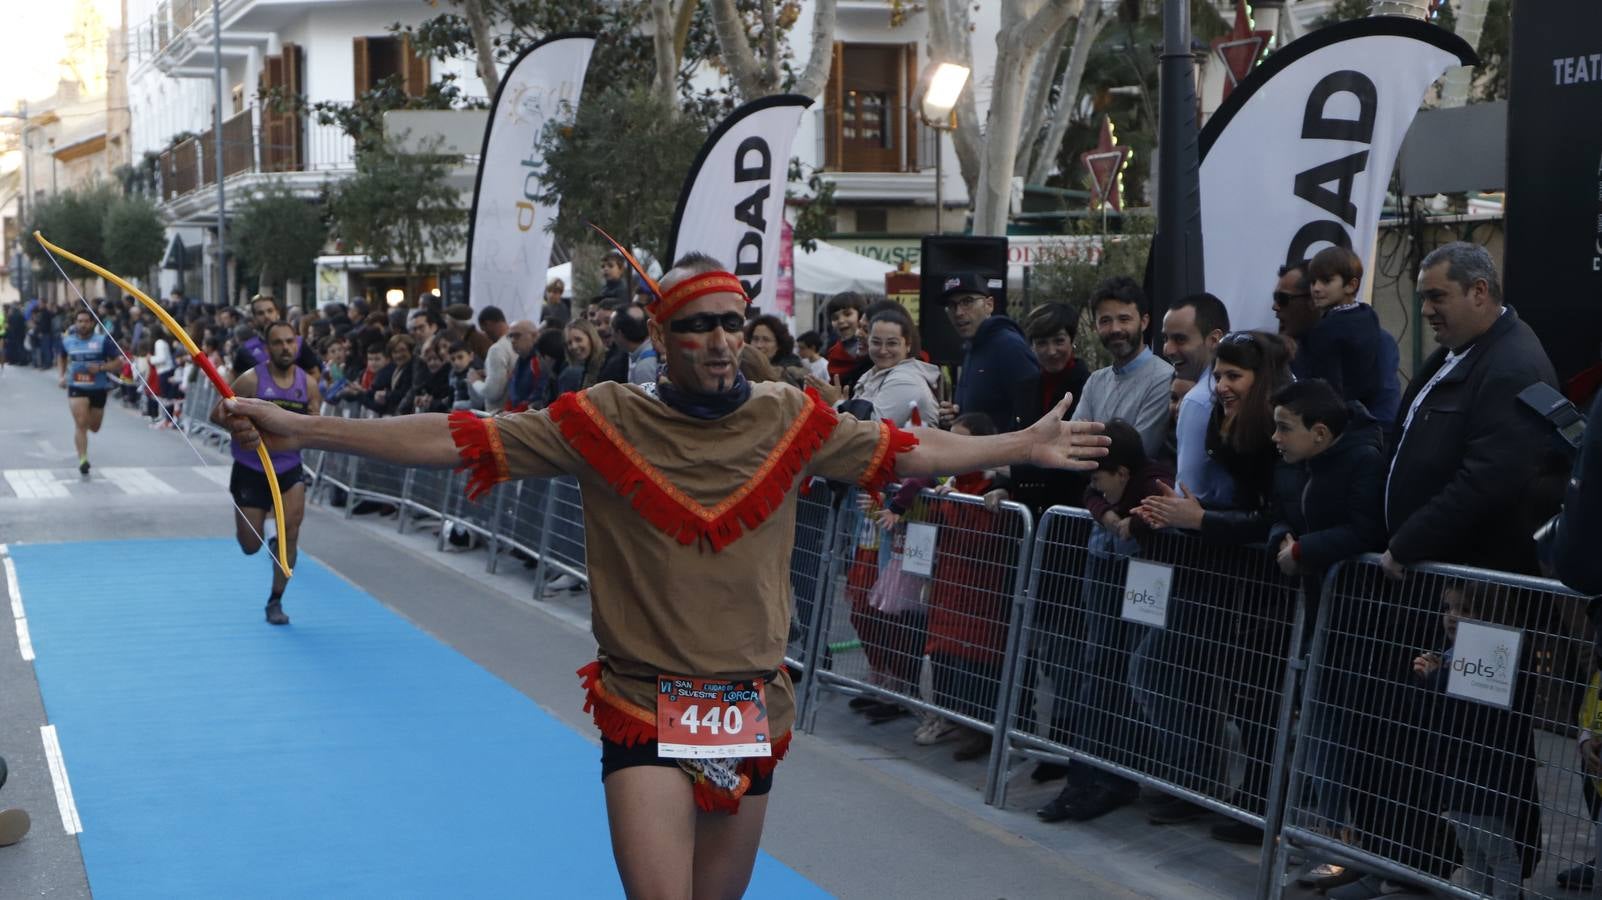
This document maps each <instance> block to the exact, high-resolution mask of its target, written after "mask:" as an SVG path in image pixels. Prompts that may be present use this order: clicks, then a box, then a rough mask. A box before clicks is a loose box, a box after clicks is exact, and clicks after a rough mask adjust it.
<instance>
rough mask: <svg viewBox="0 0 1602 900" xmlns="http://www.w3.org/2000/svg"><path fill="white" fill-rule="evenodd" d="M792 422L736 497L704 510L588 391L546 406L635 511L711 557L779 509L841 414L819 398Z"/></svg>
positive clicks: (813, 398)
mask: <svg viewBox="0 0 1602 900" xmlns="http://www.w3.org/2000/svg"><path fill="white" fill-rule="evenodd" d="M808 399H809V402H808V404H807V407H806V409H805V410H803V411H802V413H801V415H799V416H797V417H796V420H795V421H794V422H792V423H790V427H789V428H788V429H786V430H785V433H784V435H783V436H782V437H781V438H780V439H779V442H778V444H776V445H775V446H774V448H773V450H772V451H770V452H769V453H768V455H767V457H766V458H765V459H763V461H762V465H761V466H759V467H758V468H757V470H756V471H755V472H754V473H752V475H751V477H750V478H748V479H746V481H745V483H744V484H742V485H741V486H740V487H739V488H738V489H736V490H735V491H734V493H732V494H730V495H729V496H728V497H726V498H724V499H723V500H722V501H721V502H720V503H718V504H717V505H716V506H713V507H710V508H708V507H705V506H702V505H701V504H700V503H698V502H696V500H695V499H694V498H692V497H690V496H689V495H687V494H685V493H684V492H683V491H681V490H679V488H678V487H677V486H675V485H674V484H673V483H672V482H670V481H669V480H668V479H667V477H666V476H665V475H663V474H662V472H661V470H660V469H658V468H657V467H656V466H654V465H652V464H651V463H650V462H649V461H648V460H646V459H645V457H644V456H643V455H641V454H640V452H639V451H638V450H637V449H635V448H634V447H633V446H632V445H630V444H629V443H628V441H627V440H625V439H624V438H623V435H622V434H621V433H619V432H618V430H617V428H616V426H614V425H613V424H612V423H611V422H609V421H607V420H606V417H605V416H603V415H601V412H600V410H598V409H596V408H595V404H593V403H592V402H591V401H590V399H589V397H588V392H586V391H577V392H574V393H571V394H566V395H564V396H562V397H560V398H558V400H557V401H556V402H555V403H553V404H551V406H550V414H551V419H552V421H554V422H555V423H556V425H557V427H558V428H559V429H560V430H561V432H562V436H563V438H564V439H565V440H566V441H567V442H568V444H569V446H571V447H572V448H573V449H574V451H576V452H577V453H578V454H579V456H581V457H583V458H584V460H585V461H586V462H588V463H589V464H590V467H591V468H593V469H594V470H595V471H596V473H597V474H599V475H600V476H601V477H603V478H605V479H606V481H607V482H608V483H609V484H611V485H612V486H613V487H614V488H615V489H616V490H617V492H618V493H619V494H621V495H622V496H624V497H629V498H631V500H632V501H633V506H634V509H635V511H636V512H638V513H640V514H641V515H642V516H644V517H645V518H646V520H647V521H649V522H651V524H653V525H655V526H656V527H657V528H659V529H661V530H662V531H663V532H665V533H666V534H668V535H670V536H672V537H674V538H675V539H676V540H678V541H679V542H680V543H682V544H690V543H694V542H695V541H697V540H699V539H702V538H704V539H706V540H707V542H708V543H709V544H711V546H712V549H713V550H714V551H718V550H722V549H723V548H724V547H726V546H728V545H729V544H730V543H733V542H734V541H735V540H737V539H739V537H740V536H741V535H743V534H744V533H745V530H746V529H750V528H756V527H757V526H758V525H760V524H762V522H763V521H764V520H766V519H767V517H768V516H769V515H771V514H772V513H773V511H775V510H777V509H778V508H779V507H780V506H782V505H783V504H784V499H785V497H786V495H788V493H789V491H790V487H791V484H792V483H793V482H794V480H795V477H796V476H797V475H799V474H800V473H801V470H802V469H804V468H805V467H806V464H807V461H808V460H810V459H811V458H812V455H813V454H814V453H815V452H817V450H818V448H819V447H821V446H823V442H824V441H825V440H827V439H828V437H829V435H831V434H833V433H834V429H835V426H836V425H838V424H839V421H840V419H839V416H838V415H837V414H836V413H835V411H834V410H833V409H831V408H830V407H829V406H828V405H827V404H825V403H824V402H823V400H822V398H820V397H818V396H817V394H816V392H812V391H809V392H808Z"/></svg>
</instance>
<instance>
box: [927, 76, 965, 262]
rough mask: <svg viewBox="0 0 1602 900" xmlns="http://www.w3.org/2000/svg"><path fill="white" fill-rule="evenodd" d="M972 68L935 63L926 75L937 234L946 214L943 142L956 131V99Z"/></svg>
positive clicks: (939, 232) (941, 228)
mask: <svg viewBox="0 0 1602 900" xmlns="http://www.w3.org/2000/svg"><path fill="white" fill-rule="evenodd" d="M968 74H969V69H968V67H967V66H959V65H957V64H956V63H935V64H932V65H931V66H930V67H929V69H928V70H927V71H925V72H924V77H923V83H924V85H925V87H924V91H923V124H925V125H927V126H929V127H930V128H933V129H934V130H935V234H941V233H943V231H944V228H943V227H942V222H941V217H942V215H943V214H944V213H945V206H946V202H945V184H946V178H945V165H944V160H945V156H946V153H945V150H946V148H945V144H944V142H943V141H941V140H940V135H941V133H943V132H947V131H955V130H956V128H957V120H956V116H955V115H953V110H955V109H956V108H957V98H958V97H960V96H962V89H963V87H965V86H966V85H967V84H968Z"/></svg>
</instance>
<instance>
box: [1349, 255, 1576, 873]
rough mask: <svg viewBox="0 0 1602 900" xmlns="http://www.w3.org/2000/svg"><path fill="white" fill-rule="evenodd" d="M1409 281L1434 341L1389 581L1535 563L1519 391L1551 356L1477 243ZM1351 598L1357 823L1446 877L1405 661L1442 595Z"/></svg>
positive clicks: (1542, 429)
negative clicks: (1449, 568)
mask: <svg viewBox="0 0 1602 900" xmlns="http://www.w3.org/2000/svg"><path fill="white" fill-rule="evenodd" d="M1418 294H1419V298H1420V300H1421V301H1422V303H1423V314H1424V320H1425V321H1427V322H1428V323H1429V324H1430V327H1431V328H1432V329H1434V331H1435V340H1436V342H1437V343H1439V344H1440V347H1439V349H1437V350H1436V351H1435V352H1434V353H1433V354H1431V355H1430V357H1429V359H1427V360H1425V362H1424V366H1423V368H1422V369H1421V370H1420V371H1419V373H1418V376H1417V377H1416V378H1414V379H1413V383H1412V384H1411V385H1409V386H1408V390H1407V392H1406V394H1404V395H1403V397H1402V403H1401V409H1400V411H1399V415H1398V420H1397V422H1396V426H1397V427H1396V430H1395V433H1396V434H1397V435H1398V438H1397V443H1396V448H1395V451H1394V454H1393V456H1392V458H1391V465H1390V474H1389V477H1388V479H1387V481H1386V486H1385V524H1386V533H1387V534H1388V536H1389V540H1388V548H1387V549H1386V551H1385V554H1384V556H1383V557H1382V558H1381V565H1382V566H1383V568H1384V570H1385V574H1386V575H1388V576H1390V577H1391V578H1393V579H1398V580H1400V579H1404V578H1406V575H1407V567H1408V566H1410V565H1413V564H1416V563H1423V562H1445V563H1460V564H1466V565H1472V566H1478V567H1482V568H1496V569H1504V570H1507V571H1514V572H1532V571H1534V570H1535V542H1534V540H1533V537H1532V535H1533V532H1534V530H1535V527H1536V526H1537V525H1538V524H1539V522H1540V521H1544V518H1542V519H1536V518H1535V516H1536V515H1537V513H1536V512H1535V511H1534V509H1533V506H1532V503H1531V500H1532V497H1533V495H1534V494H1535V493H1536V491H1535V490H1534V483H1535V482H1536V480H1537V479H1536V476H1537V470H1538V468H1539V467H1540V465H1541V463H1542V454H1541V453H1540V452H1539V443H1540V442H1537V441H1535V440H1533V439H1532V436H1533V435H1536V434H1540V435H1545V434H1546V431H1547V426H1546V425H1545V423H1544V422H1542V421H1541V420H1540V418H1539V417H1538V416H1536V415H1535V413H1534V412H1533V411H1531V410H1529V409H1528V408H1526V407H1525V406H1524V405H1523V404H1522V403H1520V402H1519V400H1518V395H1519V392H1520V391H1522V390H1524V389H1525V388H1527V387H1529V386H1530V385H1531V384H1534V383H1535V382H1537V381H1541V382H1545V383H1547V384H1549V385H1554V386H1555V385H1556V383H1557V376H1556V373H1555V372H1554V371H1553V369H1552V363H1551V361H1550V360H1549V359H1548V358H1547V355H1546V351H1545V350H1543V349H1542V348H1541V342H1540V341H1539V340H1538V339H1537V338H1536V336H1535V332H1533V331H1531V330H1530V327H1529V326H1528V325H1526V324H1524V322H1523V321H1521V320H1520V319H1519V317H1518V314H1517V313H1515V312H1514V311H1513V310H1512V309H1511V308H1509V307H1507V306H1505V305H1504V304H1503V302H1502V285H1501V281H1500V279H1499V278H1498V277H1497V273H1496V266H1495V263H1494V262H1493V261H1492V259H1491V255H1490V254H1489V253H1487V252H1486V251H1485V249H1484V248H1483V247H1479V246H1476V245H1474V244H1469V243H1463V242H1457V243H1452V244H1447V245H1446V246H1444V247H1441V248H1439V249H1437V250H1434V251H1432V252H1431V253H1430V254H1429V255H1428V256H1426V257H1424V261H1423V263H1422V264H1421V265H1420V267H1419V277H1418ZM1547 515H1550V512H1548V513H1547ZM1532 523H1533V524H1532ZM1421 584H1426V585H1427V584H1428V582H1421ZM1349 599H1350V600H1351V602H1353V603H1356V604H1358V606H1359V607H1360V608H1359V609H1355V610H1354V611H1353V615H1357V616H1359V617H1360V618H1361V619H1362V620H1363V621H1364V622H1365V623H1366V625H1367V627H1366V628H1365V629H1364V634H1363V635H1355V634H1354V635H1351V636H1349V637H1350V638H1351V640H1349V644H1350V649H1349V653H1348V655H1347V658H1346V659H1344V660H1343V661H1341V662H1340V663H1338V664H1339V665H1342V666H1343V667H1346V668H1350V669H1352V670H1353V671H1354V672H1355V673H1356V674H1359V675H1360V676H1362V677H1363V678H1365V680H1366V684H1367V685H1368V689H1367V690H1365V691H1363V692H1362V693H1361V695H1360V696H1359V697H1355V698H1352V699H1351V700H1349V701H1347V702H1351V703H1354V704H1355V706H1356V707H1357V711H1358V712H1359V713H1360V714H1361V715H1362V716H1363V717H1365V720H1367V721H1373V722H1379V723H1385V724H1380V725H1377V726H1375V727H1371V728H1363V729H1358V732H1360V733H1359V734H1355V735H1353V737H1354V738H1355V744H1356V747H1355V749H1356V751H1357V755H1356V756H1355V757H1354V759H1362V760H1363V763H1362V764H1361V765H1358V764H1356V763H1355V762H1354V764H1353V771H1352V772H1351V777H1352V779H1353V784H1352V787H1353V788H1354V790H1353V791H1351V792H1350V793H1349V796H1350V797H1351V799H1352V804H1353V810H1352V817H1353V825H1354V827H1355V830H1356V832H1357V833H1358V835H1359V839H1360V840H1361V841H1362V842H1363V843H1365V844H1370V845H1372V846H1374V847H1376V848H1380V847H1383V848H1385V849H1384V850H1382V851H1381V852H1383V853H1384V855H1385V856H1387V857H1389V858H1391V859H1393V860H1395V861H1396V862H1399V863H1401V864H1402V865H1405V866H1408V867H1409V868H1414V869H1418V870H1420V871H1423V872H1426V873H1429V874H1433V875H1436V876H1438V877H1441V878H1447V877H1450V875H1451V873H1452V870H1453V869H1454V868H1455V866H1456V861H1457V860H1458V859H1459V851H1458V848H1457V845H1456V840H1455V838H1454V836H1453V834H1452V830H1451V829H1450V828H1449V827H1448V826H1447V823H1446V821H1445V820H1444V819H1443V818H1441V817H1440V815H1438V812H1437V811H1438V810H1441V809H1443V808H1444V807H1443V806H1442V805H1441V804H1442V803H1443V802H1445V801H1444V794H1443V788H1444V787H1445V784H1444V781H1445V780H1444V779H1443V778H1441V777H1440V775H1441V774H1442V768H1441V766H1442V765H1443V763H1442V762H1441V760H1439V759H1437V758H1434V756H1433V755H1432V753H1431V750H1430V749H1429V745H1428V742H1424V741H1418V740H1413V739H1411V737H1410V736H1413V735H1416V734H1418V733H1419V732H1420V730H1424V729H1427V725H1426V723H1425V722H1424V721H1423V720H1421V719H1420V718H1419V717H1420V715H1421V712H1420V709H1421V707H1420V704H1419V689H1418V687H1417V684H1416V682H1415V681H1414V679H1413V678H1412V672H1411V664H1412V663H1411V661H1412V658H1413V657H1414V656H1415V655H1416V653H1417V650H1416V649H1415V648H1418V647H1425V646H1432V644H1431V643H1430V642H1431V641H1436V642H1438V640H1439V632H1440V624H1439V622H1440V603H1441V597H1440V596H1439V594H1438V591H1432V590H1428V589H1422V590H1421V589H1418V588H1417V587H1415V586H1412V585H1410V586H1409V587H1406V588H1401V589H1398V590H1396V591H1381V592H1379V593H1378V594H1377V595H1375V596H1373V597H1353V598H1349ZM1430 730H1433V729H1430ZM1432 773H1434V774H1432ZM1533 821H1538V820H1533ZM1383 887H1384V886H1382V884H1381V879H1379V878H1378V877H1377V876H1372V875H1371V876H1367V877H1365V878H1364V879H1363V881H1362V883H1360V884H1358V885H1352V886H1351V888H1349V889H1348V891H1349V894H1348V895H1349V896H1353V897H1357V896H1378V895H1379V894H1380V893H1382V891H1383ZM1364 888H1372V893H1362V891H1363V889H1364ZM1351 891H1355V892H1351Z"/></svg>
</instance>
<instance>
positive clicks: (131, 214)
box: [97, 194, 167, 279]
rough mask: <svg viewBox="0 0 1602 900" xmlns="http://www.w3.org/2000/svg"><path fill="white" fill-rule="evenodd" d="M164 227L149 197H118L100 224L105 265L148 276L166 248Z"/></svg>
mask: <svg viewBox="0 0 1602 900" xmlns="http://www.w3.org/2000/svg"><path fill="white" fill-rule="evenodd" d="M165 228H166V223H165V222H164V221H163V220H162V217H161V211H160V210H158V209H156V204H155V201H153V200H151V199H150V198H149V197H147V196H145V195H144V194H126V195H124V196H122V197H118V198H117V199H116V200H115V201H113V202H112V203H111V205H110V206H109V207H108V208H107V209H106V210H105V212H104V221H103V223H102V225H101V242H102V244H103V252H104V253H105V260H104V262H105V265H106V266H107V267H109V268H110V269H111V270H112V271H113V272H116V273H118V274H119V275H132V276H134V277H136V278H139V279H145V278H147V277H148V276H149V275H150V270H151V269H154V268H155V267H156V266H157V265H158V264H160V262H161V256H162V254H163V253H164V252H165V251H166V249H167V239H166V234H165V233H164V229H165ZM97 261H98V260H97Z"/></svg>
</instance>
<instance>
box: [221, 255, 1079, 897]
mask: <svg viewBox="0 0 1602 900" xmlns="http://www.w3.org/2000/svg"><path fill="white" fill-rule="evenodd" d="M625 255H626V254H625ZM630 262H631V263H632V262H633V260H632V259H630ZM636 268H637V270H638V267H637V266H636ZM640 274H641V275H642V276H644V272H643V271H641V272H640ZM645 281H646V283H647V284H648V285H649V286H650V287H651V289H652V291H653V294H654V296H655V299H654V301H653V302H652V303H651V304H650V305H649V307H648V308H647V312H648V313H649V315H650V322H649V326H650V333H651V340H652V342H653V343H654V344H655V345H656V348H657V352H658V353H659V355H660V356H661V357H662V358H663V359H664V360H665V367H664V376H665V377H664V378H663V379H662V380H661V381H660V382H659V383H658V384H657V385H654V386H646V387H640V386H637V385H627V384H613V383H602V384H597V385H595V386H594V387H591V388H589V389H587V390H583V391H579V392H576V393H572V394H568V395H565V396H563V397H562V398H560V399H559V400H558V401H557V402H556V403H553V404H552V405H551V406H550V407H549V409H547V410H543V411H540V412H527V413H517V414H512V415H505V416H499V417H496V418H492V419H485V418H478V417H475V416H473V415H471V414H470V413H465V412H458V413H453V414H451V415H450V417H449V418H448V419H447V418H446V417H445V416H444V415H413V416H404V417H399V418H394V419H378V420H350V419H321V418H318V419H312V418H311V417H302V416H293V417H286V416H285V415H281V414H280V412H279V411H277V408H276V407H274V406H272V405H271V404H261V403H258V402H254V401H249V400H242V401H237V402H235V401H231V402H230V412H231V414H232V415H231V418H230V420H229V424H230V428H231V429H232V430H233V432H234V434H235V436H236V438H239V439H240V440H241V442H242V443H244V444H246V445H253V444H254V441H256V440H257V439H259V435H265V437H266V440H267V442H268V443H269V445H271V446H273V447H274V448H275V449H278V448H284V449H289V448H294V447H322V448H325V449H329V450H334V451H343V452H351V453H358V454H361V455H365V456H371V457H375V458H378V459H384V460H388V461H390V462H395V463H400V464H403V465H431V466H445V465H453V464H456V465H459V466H465V467H466V468H468V469H469V470H470V473H471V478H470V481H469V487H468V490H469V494H470V495H471V496H474V497H477V496H481V495H482V494H484V493H485V492H487V491H488V490H489V489H490V488H491V487H492V486H493V485H495V484H497V483H499V482H502V481H506V480H509V479H513V478H526V477H550V476H556V475H563V474H566V475H572V476H574V477H576V478H577V479H578V480H579V482H580V484H581V486H582V489H583V497H584V522H585V544H586V546H585V549H586V556H587V568H588V572H589V578H590V594H591V603H592V620H593V626H594V633H595V638H596V642H597V644H598V645H599V651H598V658H597V659H596V661H595V662H593V663H591V664H589V665H587V666H585V667H584V668H583V669H581V670H579V675H580V677H581V678H582V679H583V684H584V688H585V690H586V692H587V697H586V703H585V708H586V709H587V710H589V711H591V712H593V714H594V717H595V723H596V725H597V726H598V727H599V728H600V730H601V735H602V779H603V781H604V783H605V786H606V792H607V806H608V811H609V814H610V818H611V824H612V840H613V850H614V856H615V857H616V859H617V863H618V869H619V872H620V874H621V876H622V879H623V884H624V888H625V890H626V891H627V892H628V893H629V895H630V896H639V895H641V894H643V893H647V892H649V893H652V894H653V895H654V894H656V893H660V892H661V889H662V888H663V887H664V886H665V885H674V886H677V885H680V884H682V885H683V888H684V893H683V896H686V897H688V896H690V895H691V894H692V893H693V894H694V895H696V896H702V895H703V894H704V895H707V896H720V897H721V896H738V895H739V894H740V893H741V892H742V891H743V890H744V886H745V885H746V884H747V883H748V882H749V880H750V875H751V869H752V866H753V865H754V863H755V859H756V851H757V845H758V842H759V839H760V835H761V829H762V819H763V816H764V815H765V812H766V796H765V795H766V794H767V792H768V789H769V787H770V786H771V784H772V775H773V770H774V767H775V766H776V765H777V763H778V761H779V760H780V759H781V758H783V756H784V755H785V753H786V751H787V750H788V749H789V747H790V737H791V734H790V732H791V727H792V725H793V723H794V719H795V691H794V687H793V686H792V685H791V683H790V679H789V676H788V674H786V672H785V671H784V669H783V666H782V661H783V657H784V648H785V642H786V637H787V634H788V629H789V622H790V585H789V569H788V561H789V558H790V551H791V548H792V545H793V543H794V536H795V517H796V490H797V485H798V484H801V483H804V482H805V479H807V478H808V477H810V476H812V475H821V476H823V477H825V478H829V479H832V480H836V481H842V482H848V483H854V484H857V485H860V486H861V487H862V488H864V489H866V490H869V491H878V490H879V489H880V488H882V487H883V486H884V485H885V484H886V483H887V482H888V481H890V480H891V479H892V478H895V477H897V476H898V475H899V476H901V477H906V476H932V475H936V474H947V473H951V472H967V471H972V470H975V469H981V468H990V467H997V466H1002V465H1007V464H1011V463H1023V462H1030V463H1033V464H1035V465H1044V466H1054V467H1059V468H1077V469H1090V468H1093V467H1094V465H1095V463H1094V462H1093V459H1094V457H1097V456H1100V455H1102V454H1103V453H1104V452H1105V451H1104V450H1102V449H1101V448H1102V447H1103V446H1105V443H1106V440H1105V439H1104V438H1101V437H1099V436H1095V432H1096V431H1098V430H1099V426H1097V425H1094V424H1090V423H1081V422H1074V423H1069V422H1065V421H1062V418H1063V414H1064V412H1065V411H1066V406H1065V405H1061V404H1060V405H1059V408H1058V409H1056V410H1054V411H1053V413H1052V414H1048V415H1047V416H1046V417H1045V418H1044V419H1042V420H1041V421H1040V422H1038V423H1036V425H1035V426H1034V427H1032V428H1030V429H1028V430H1026V431H1022V432H1015V433H1013V434H1010V435H1001V436H997V437H988V438H974V437H964V436H960V435H952V434H949V433H947V432H942V431H935V430H931V429H914V430H911V431H903V430H901V429H898V428H896V427H894V426H893V425H890V424H889V423H885V422H863V421H858V420H856V419H853V418H850V417H845V416H841V415H839V414H838V413H836V412H835V410H833V409H832V408H830V407H829V405H828V404H826V403H824V402H823V401H822V400H821V399H820V398H819V397H818V396H817V395H816V394H815V393H812V392H806V393H803V392H801V391H799V390H797V389H795V388H793V387H790V386H788V385H786V384H783V383H778V382H771V383H764V384H755V385H753V384H751V383H749V382H747V381H745V380H744V378H742V377H741V376H740V375H739V373H738V369H737V362H738V357H739V351H740V348H741V346H742V344H743V337H742V335H741V326H742V325H743V324H744V321H745V311H746V306H747V304H748V302H749V301H748V300H747V298H746V294H745V291H744V289H743V287H742V286H741V284H740V281H739V279H738V278H736V277H735V276H734V275H732V274H730V273H729V272H727V271H724V270H723V268H722V266H721V265H720V264H718V263H717V262H716V261H714V260H712V259H710V258H708V257H705V256H700V255H691V256H689V257H686V258H684V259H682V260H680V261H679V263H678V264H677V265H676V266H675V267H674V269H673V270H672V271H670V272H669V273H668V274H667V275H666V276H664V278H663V279H662V282H661V284H660V285H657V284H656V283H654V282H652V281H651V280H650V279H649V278H645ZM1067 402H1069V401H1068V400H1067V399H1066V398H1065V400H1064V404H1066V403H1067ZM300 419H307V420H309V421H311V422H314V423H315V424H311V425H306V424H304V423H302V422H301V421H298V420H300ZM680 773H682V774H680ZM686 776H688V777H686ZM692 797H693V800H694V805H693V806H691V805H690V799H691V798H692ZM742 801H743V802H742ZM697 809H698V810H699V812H697ZM676 893H677V889H676V887H675V888H674V889H672V890H669V891H668V892H667V894H668V895H675V894H676Z"/></svg>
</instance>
